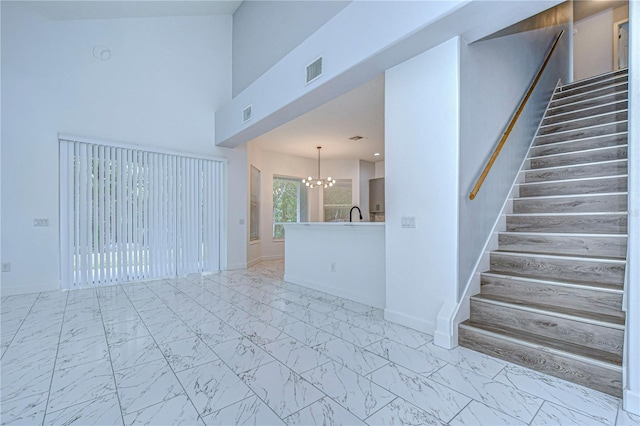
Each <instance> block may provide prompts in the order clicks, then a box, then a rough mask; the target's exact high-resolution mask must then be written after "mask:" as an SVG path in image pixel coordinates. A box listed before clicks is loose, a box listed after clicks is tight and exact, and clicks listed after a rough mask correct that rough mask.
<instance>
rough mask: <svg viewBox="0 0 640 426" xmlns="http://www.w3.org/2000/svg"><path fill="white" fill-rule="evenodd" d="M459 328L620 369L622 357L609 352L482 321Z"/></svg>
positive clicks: (464, 324)
mask: <svg viewBox="0 0 640 426" xmlns="http://www.w3.org/2000/svg"><path fill="white" fill-rule="evenodd" d="M460 326H461V327H467V328H473V329H480V330H485V331H488V332H490V333H492V334H494V335H498V336H506V337H507V338H509V339H510V340H515V341H519V342H521V343H522V344H528V345H535V346H537V347H539V348H541V349H546V348H550V349H553V350H554V351H556V352H560V353H561V354H564V355H565V356H569V357H576V356H577V357H579V358H581V360H582V361H583V362H586V363H589V362H593V361H592V360H596V361H597V362H599V363H602V364H604V365H605V366H607V367H608V368H611V369H612V370H616V371H618V370H619V369H621V368H622V357H621V356H618V355H616V354H612V353H610V352H606V351H601V350H598V349H594V348H588V347H585V346H582V345H577V344H574V343H568V342H565V341H561V340H557V339H551V338H548V337H542V336H539V335H537V334H532V333H527V332H524V331H520V330H515V329H512V328H508V327H497V326H494V325H492V324H489V323H486V322H484V321H473V320H470V319H469V320H466V321H464V322H463V323H461V324H460Z"/></svg>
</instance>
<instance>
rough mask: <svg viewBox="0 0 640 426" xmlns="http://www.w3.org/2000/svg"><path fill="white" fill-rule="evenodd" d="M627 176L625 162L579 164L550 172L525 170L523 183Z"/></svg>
mask: <svg viewBox="0 0 640 426" xmlns="http://www.w3.org/2000/svg"><path fill="white" fill-rule="evenodd" d="M626 174H627V161H626V160H624V159H623V160H622V161H612V162H609V163H604V164H579V165H574V166H566V167H562V166H561V167H558V168H554V169H551V170H536V169H531V170H526V171H525V174H524V176H525V180H524V181H525V182H527V183H529V182H542V181H551V180H563V179H580V178H591V177H603V176H619V175H626Z"/></svg>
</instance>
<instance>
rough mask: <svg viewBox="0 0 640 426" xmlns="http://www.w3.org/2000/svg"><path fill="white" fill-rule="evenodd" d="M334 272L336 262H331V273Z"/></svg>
mask: <svg viewBox="0 0 640 426" xmlns="http://www.w3.org/2000/svg"><path fill="white" fill-rule="evenodd" d="M335 271H336V262H331V272H335Z"/></svg>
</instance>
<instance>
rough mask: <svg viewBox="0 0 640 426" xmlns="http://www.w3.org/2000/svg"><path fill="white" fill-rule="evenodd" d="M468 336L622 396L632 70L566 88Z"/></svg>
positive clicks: (556, 97)
mask: <svg viewBox="0 0 640 426" xmlns="http://www.w3.org/2000/svg"><path fill="white" fill-rule="evenodd" d="M527 163H528V164H527V165H526V167H525V170H523V171H522V173H523V174H524V183H521V184H519V185H518V191H519V195H518V196H517V197H516V198H514V199H513V214H509V215H507V218H506V232H501V233H500V234H499V246H498V250H496V251H493V252H491V254H490V264H491V269H490V270H489V271H486V272H484V273H483V274H482V278H481V292H480V293H479V294H477V295H475V296H472V297H471V316H470V319H469V320H467V321H465V322H463V323H462V324H460V327H459V344H460V345H461V346H464V347H467V348H470V349H474V350H477V351H480V352H483V353H486V354H489V355H493V356H496V357H498V358H502V359H504V360H507V361H510V362H513V363H516V364H520V365H523V366H525V367H528V368H532V369H534V370H538V371H541V372H544V373H547V374H550V375H553V376H556V377H560V378H562V379H565V380H569V381H572V382H575V383H578V384H581V385H584V386H587V387H590V388H593V389H597V390H599V391H602V392H606V393H608V394H611V395H614V396H618V397H620V396H621V394H622V347H623V340H624V326H625V315H624V312H622V310H621V307H622V294H623V280H624V273H625V263H626V262H625V259H626V251H627V71H626V70H620V71H616V72H612V73H608V74H604V75H600V76H597V77H593V78H589V79H586V80H582V81H578V82H574V83H570V84H566V85H564V86H561V87H558V88H557V89H556V91H555V92H554V94H553V97H552V99H551V102H550V104H549V108H548V109H547V111H546V112H545V116H544V118H543V121H542V123H541V126H540V128H539V130H538V134H537V136H536V139H535V141H534V146H533V147H532V148H531V150H530V152H529V158H528V161H527Z"/></svg>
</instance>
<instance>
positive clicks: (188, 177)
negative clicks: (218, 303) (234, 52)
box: [60, 139, 225, 288]
mask: <svg viewBox="0 0 640 426" xmlns="http://www.w3.org/2000/svg"><path fill="white" fill-rule="evenodd" d="M224 173H225V165H224V163H223V162H222V161H217V160H209V159H204V158H194V157H187V156H183V155H179V154H167V153H160V152H151V151H143V150H140V149H137V148H133V147H132V148H127V147H122V146H112V145H98V144H95V143H90V142H78V141H70V140H63V139H61V140H60V211H61V213H60V227H61V233H60V236H61V271H62V285H63V287H65V288H74V287H75V288H79V287H84V286H87V285H98V284H110V283H117V282H126V281H134V280H146V279H151V278H162V277H171V276H177V275H184V274H190V273H197V272H203V271H218V270H219V269H220V259H221V256H222V255H223V254H222V253H221V246H222V244H221V241H222V238H223V229H222V227H221V224H222V218H223V214H222V212H223V201H222V200H223V192H222V191H223V186H222V185H223V183H224Z"/></svg>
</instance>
